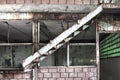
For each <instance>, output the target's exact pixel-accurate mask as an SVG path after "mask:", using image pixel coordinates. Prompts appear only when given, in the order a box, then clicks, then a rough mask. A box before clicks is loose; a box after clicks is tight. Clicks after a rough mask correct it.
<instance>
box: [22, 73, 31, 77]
mask: <svg viewBox="0 0 120 80" xmlns="http://www.w3.org/2000/svg"><path fill="white" fill-rule="evenodd" d="M23 78H31V77H30V74H28V73H27V74H23Z"/></svg>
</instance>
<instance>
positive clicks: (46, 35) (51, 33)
mask: <svg viewBox="0 0 120 80" xmlns="http://www.w3.org/2000/svg"><path fill="white" fill-rule="evenodd" d="M40 22H41V35H40V38H41V41H44V40H46V41H49V40H51V39H53V38H55V37H56V36H58V35H59V34H60V33H62V32H63V31H65V30H66V29H68V28H69V27H71V26H72V25H73V24H74V23H76V22H74V21H57V20H56V21H55V20H54V21H53V20H52V21H51V20H42V21H40ZM8 27H9V28H8ZM8 29H9V31H10V41H13V42H14V41H18V42H19V41H20V42H27V41H28V42H32V22H31V21H29V20H10V21H1V22H0V36H1V37H2V38H3V40H7V36H8ZM93 39H95V26H94V25H90V28H88V29H87V30H86V31H83V32H82V33H81V34H79V35H78V36H76V37H75V38H74V39H73V40H93ZM0 40H1V38H0Z"/></svg>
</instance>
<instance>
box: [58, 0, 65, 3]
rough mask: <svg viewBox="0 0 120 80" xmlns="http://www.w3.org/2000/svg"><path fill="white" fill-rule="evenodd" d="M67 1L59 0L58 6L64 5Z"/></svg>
mask: <svg viewBox="0 0 120 80" xmlns="http://www.w3.org/2000/svg"><path fill="white" fill-rule="evenodd" d="M66 3H67V0H59V4H66Z"/></svg>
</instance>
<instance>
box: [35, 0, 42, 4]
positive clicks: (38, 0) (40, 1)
mask: <svg viewBox="0 0 120 80" xmlns="http://www.w3.org/2000/svg"><path fill="white" fill-rule="evenodd" d="M33 3H34V4H41V3H42V0H33Z"/></svg>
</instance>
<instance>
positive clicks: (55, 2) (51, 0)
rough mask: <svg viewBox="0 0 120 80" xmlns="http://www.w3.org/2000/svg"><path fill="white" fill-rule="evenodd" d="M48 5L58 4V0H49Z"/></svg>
mask: <svg viewBox="0 0 120 80" xmlns="http://www.w3.org/2000/svg"><path fill="white" fill-rule="evenodd" d="M50 4H59V1H58V0H50Z"/></svg>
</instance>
